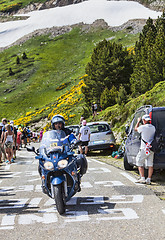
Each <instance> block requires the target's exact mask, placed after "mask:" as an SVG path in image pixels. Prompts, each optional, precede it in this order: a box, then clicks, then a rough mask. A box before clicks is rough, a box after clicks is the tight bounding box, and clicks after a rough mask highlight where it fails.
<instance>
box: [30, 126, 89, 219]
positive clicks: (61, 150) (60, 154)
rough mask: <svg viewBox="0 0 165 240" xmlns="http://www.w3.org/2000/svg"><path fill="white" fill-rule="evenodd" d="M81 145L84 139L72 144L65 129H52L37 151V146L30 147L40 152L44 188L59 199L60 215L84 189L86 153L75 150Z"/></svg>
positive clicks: (40, 169)
mask: <svg viewBox="0 0 165 240" xmlns="http://www.w3.org/2000/svg"><path fill="white" fill-rule="evenodd" d="M78 144H80V141H75V142H74V143H73V144H70V141H69V136H66V134H65V132H64V131H62V130H52V131H47V132H46V133H45V134H44V136H43V138H42V141H41V144H40V147H39V149H38V151H37V152H36V151H35V148H34V147H27V150H28V151H34V152H35V153H36V154H37V156H36V159H38V160H39V173H40V176H41V179H42V190H43V192H44V193H46V194H47V195H48V196H49V197H51V198H53V199H55V204H56V208H57V211H58V212H59V214H63V213H64V212H65V207H66V202H67V201H69V200H70V198H71V197H72V196H73V195H75V194H76V192H78V191H80V190H81V188H80V181H81V177H82V175H83V174H85V173H86V171H87V160H86V158H85V156H84V155H82V154H78V155H75V153H74V152H73V148H76V146H77V145H78Z"/></svg>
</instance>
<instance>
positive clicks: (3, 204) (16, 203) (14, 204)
mask: <svg viewBox="0 0 165 240" xmlns="http://www.w3.org/2000/svg"><path fill="white" fill-rule="evenodd" d="M28 200H29V199H28V198H24V199H10V200H0V209H7V208H10V209H13V208H23V207H24V206H25V204H26V202H27V201H28Z"/></svg>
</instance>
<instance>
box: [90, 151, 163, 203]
mask: <svg viewBox="0 0 165 240" xmlns="http://www.w3.org/2000/svg"><path fill="white" fill-rule="evenodd" d="M89 156H91V157H92V158H94V159H96V160H98V161H102V162H104V163H107V164H109V165H112V166H114V167H116V168H119V169H122V170H124V165H123V158H121V159H116V158H113V157H111V155H103V153H99V152H97V153H96V152H93V153H90V154H89ZM128 172H129V173H130V174H132V175H133V176H134V177H135V178H137V179H138V178H139V173H138V169H137V168H136V167H134V170H133V171H128ZM147 187H148V188H150V189H151V190H152V191H153V192H154V193H155V194H156V196H158V197H159V198H160V199H161V200H164V201H165V170H155V171H154V174H153V176H152V184H151V185H147Z"/></svg>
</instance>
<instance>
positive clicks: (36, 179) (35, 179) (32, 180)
mask: <svg viewBox="0 0 165 240" xmlns="http://www.w3.org/2000/svg"><path fill="white" fill-rule="evenodd" d="M38 180H41V178H34V179H30V180H27V182H34V181H38Z"/></svg>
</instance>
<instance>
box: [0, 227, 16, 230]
mask: <svg viewBox="0 0 165 240" xmlns="http://www.w3.org/2000/svg"><path fill="white" fill-rule="evenodd" d="M12 229H14V227H13V226H7V227H0V230H12Z"/></svg>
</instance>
